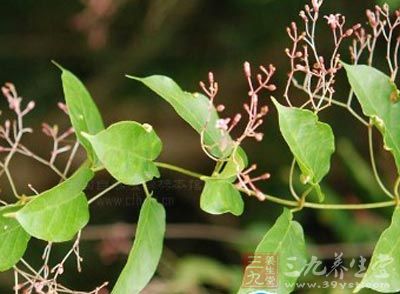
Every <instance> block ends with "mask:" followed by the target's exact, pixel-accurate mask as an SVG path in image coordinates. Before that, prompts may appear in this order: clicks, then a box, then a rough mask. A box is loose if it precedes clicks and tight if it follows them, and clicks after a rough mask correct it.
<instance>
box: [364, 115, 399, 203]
mask: <svg viewBox="0 0 400 294" xmlns="http://www.w3.org/2000/svg"><path fill="white" fill-rule="evenodd" d="M368 147H369V156H370V160H371V165H372V171H373V172H374V177H375V179H376V181H377V183H378V185H379V187H380V188H381V189H382V191H383V192H384V193H385V194H386V195H387V196H389V197H390V198H393V195H392V193H390V192H389V190H388V189H387V188H386V187H385V185H384V184H383V182H382V180H381V178H380V177H379V173H378V169H377V168H376V163H375V155H374V144H373V139H372V124H371V122H370V124H369V125H368Z"/></svg>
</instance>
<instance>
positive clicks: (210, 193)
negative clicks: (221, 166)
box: [200, 178, 244, 215]
mask: <svg viewBox="0 0 400 294" xmlns="http://www.w3.org/2000/svg"><path fill="white" fill-rule="evenodd" d="M200 208H201V209H202V210H204V211H205V212H208V213H211V214H222V213H227V212H230V213H232V214H233V215H241V214H242V213H243V209H244V203H243V199H242V196H241V195H240V192H239V191H238V190H237V189H236V188H235V186H234V185H233V184H232V183H230V182H229V181H227V180H223V179H216V178H209V179H206V180H205V185H204V188H203V192H202V193H201V196H200Z"/></svg>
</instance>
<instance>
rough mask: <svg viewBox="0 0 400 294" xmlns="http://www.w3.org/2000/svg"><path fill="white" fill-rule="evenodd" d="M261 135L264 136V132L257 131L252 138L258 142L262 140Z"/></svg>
mask: <svg viewBox="0 0 400 294" xmlns="http://www.w3.org/2000/svg"><path fill="white" fill-rule="evenodd" d="M263 137H264V134H263V133H257V134H255V136H254V138H255V139H256V140H257V141H258V142H260V141H262V139H263Z"/></svg>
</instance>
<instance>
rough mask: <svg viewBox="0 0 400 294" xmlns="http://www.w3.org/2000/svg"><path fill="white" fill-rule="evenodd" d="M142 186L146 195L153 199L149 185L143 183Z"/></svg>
mask: <svg viewBox="0 0 400 294" xmlns="http://www.w3.org/2000/svg"><path fill="white" fill-rule="evenodd" d="M142 186H143V190H144V193H145V194H146V197H148V198H150V197H151V193H150V191H149V188H148V187H147V184H146V183H143V184H142Z"/></svg>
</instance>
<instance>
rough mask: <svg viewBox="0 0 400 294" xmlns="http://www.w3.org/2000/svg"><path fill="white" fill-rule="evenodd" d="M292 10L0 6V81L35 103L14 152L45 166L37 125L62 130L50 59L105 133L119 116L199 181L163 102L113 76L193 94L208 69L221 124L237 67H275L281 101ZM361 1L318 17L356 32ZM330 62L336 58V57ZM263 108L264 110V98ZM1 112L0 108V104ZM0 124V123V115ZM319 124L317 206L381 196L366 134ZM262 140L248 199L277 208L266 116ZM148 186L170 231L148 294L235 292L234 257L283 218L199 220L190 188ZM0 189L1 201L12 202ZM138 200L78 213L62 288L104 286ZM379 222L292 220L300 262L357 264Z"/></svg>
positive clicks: (272, 139) (94, 1) (189, 150)
mask: <svg viewBox="0 0 400 294" xmlns="http://www.w3.org/2000/svg"><path fill="white" fill-rule="evenodd" d="M304 4H305V1H304V0H218V1H217V0H214V1H212V0H203V1H200V0H147V1H146V0H114V1H113V0H88V1H76V0H69V1H44V0H25V1H22V0H3V1H1V14H0V83H4V82H7V81H10V82H13V83H15V85H16V86H17V89H18V91H19V93H20V94H21V95H22V96H23V97H26V98H27V99H33V100H35V101H36V102H37V107H36V109H35V111H34V112H32V114H30V115H29V117H28V118H27V123H28V124H29V125H31V126H32V127H33V128H35V130H36V133H34V134H32V135H29V136H27V137H26V138H25V143H26V144H27V145H29V146H31V147H32V149H35V150H36V151H37V152H38V153H39V154H41V155H42V156H44V157H48V156H50V155H49V152H50V148H51V146H50V141H49V140H48V138H47V137H46V136H44V135H43V134H42V133H41V131H40V125H41V123H42V122H47V123H49V124H58V125H60V127H61V128H65V127H67V126H68V123H69V122H68V118H67V117H66V116H65V115H61V112H60V111H59V110H58V109H57V107H56V105H57V102H59V101H63V94H62V87H61V82H60V73H59V70H58V69H57V68H56V67H55V66H54V65H52V64H51V62H50V61H51V60H52V59H53V60H56V61H57V62H59V63H60V64H62V65H63V66H65V67H66V68H68V69H70V70H71V71H72V72H74V73H75V74H76V75H78V76H79V77H80V78H81V79H82V81H84V83H85V84H86V85H87V87H88V89H89V90H90V92H91V93H92V96H93V98H94V100H95V101H96V103H97V105H98V107H99V109H100V110H101V112H102V115H103V118H104V120H105V122H106V124H107V125H109V124H111V123H113V122H116V121H119V120H127V119H129V120H137V121H139V122H148V123H151V124H152V125H153V127H154V128H155V130H156V131H157V133H158V134H159V136H160V137H161V139H162V140H163V143H164V148H163V152H162V155H161V158H160V160H162V161H166V162H170V163H174V164H176V165H178V166H182V167H185V168H188V169H192V170H197V171H199V172H202V173H210V172H211V171H212V168H213V166H212V162H211V161H210V160H208V159H207V157H206V156H205V155H204V154H203V153H202V151H201V148H200V144H199V137H198V135H197V134H196V133H195V131H193V130H192V129H191V128H190V127H189V126H188V125H186V123H185V122H183V121H182V120H181V119H180V118H179V117H178V116H177V115H176V114H175V113H174V111H173V110H172V108H171V107H169V105H167V104H166V103H165V102H164V101H163V100H162V99H160V98H158V97H156V95H155V94H153V93H152V92H151V91H149V90H148V89H145V88H144V87H143V86H142V85H140V84H138V83H137V82H135V81H133V80H129V79H127V78H125V77H124V75H125V74H134V75H138V76H146V75H150V74H164V75H167V76H170V77H172V78H173V79H175V80H176V81H177V82H178V83H179V84H180V85H181V86H182V88H184V89H187V90H190V91H199V90H200V89H199V86H198V82H199V81H200V80H206V77H207V73H208V71H209V70H212V71H213V72H214V74H215V76H216V79H217V80H218V82H219V85H220V88H221V90H220V94H219V96H218V99H219V101H220V102H221V103H224V104H225V105H226V106H227V113H230V114H233V113H235V112H236V111H237V110H239V109H240V107H241V105H242V103H243V102H244V100H245V99H246V96H247V95H246V91H247V90H246V89H247V88H246V82H245V79H244V77H243V73H242V64H243V62H244V61H246V60H247V61H250V62H251V63H252V64H253V66H257V65H259V64H265V65H268V64H269V63H273V64H274V65H275V66H276V67H277V68H278V71H277V75H276V76H275V78H274V81H275V83H276V85H277V86H278V91H277V92H276V93H275V94H274V95H275V96H276V97H277V98H278V99H283V98H282V92H283V87H284V83H285V78H286V73H287V71H288V59H287V58H286V56H285V54H284V49H285V48H286V47H288V46H289V45H290V43H289V39H288V37H287V35H286V31H285V27H286V26H287V25H288V24H290V22H291V21H292V20H296V21H298V19H299V17H298V11H299V10H300V9H301V8H302V6H303V5H304ZM374 4H375V3H374V2H373V1H363V0H355V1H345V0H335V1H333V0H330V1H329V0H327V1H326V3H325V5H324V6H323V11H322V14H329V13H336V12H339V13H342V14H345V15H346V16H347V21H348V22H349V23H356V22H360V21H362V22H364V21H365V17H364V16H365V12H364V11H365V9H366V8H367V7H372V6H373V5H374ZM320 26H321V27H322V29H321V34H320V38H319V44H320V46H321V48H329V42H331V36H330V34H328V33H326V32H328V31H327V30H325V29H326V28H325V27H324V26H325V22H323V21H322V22H321V24H320ZM324 32H325V33H324ZM382 56H383V55H382ZM343 58H344V59H346V58H348V57H347V56H346V52H344V55H343ZM340 85H341V86H340V87H338V88H337V92H338V93H337V94H338V96H337V97H339V96H340V94H341V93H343V94H344V93H346V91H347V89H348V86H347V84H346V82H343V83H341V84H340ZM262 99H264V101H265V103H266V104H269V105H270V104H271V102H270V100H269V98H268V96H267V95H265V97H262ZM0 105H1V109H3V110H6V109H7V103H6V101H5V100H3V101H2V102H0ZM2 116H7V111H5V113H4V114H3V115H2ZM2 120H5V117H3V118H2ZM322 120H325V121H327V122H329V123H330V124H331V125H332V127H333V130H334V133H335V137H336V147H337V151H336V153H335V155H334V156H333V164H332V171H331V174H330V175H329V176H328V177H327V178H326V180H324V186H325V189H326V191H329V192H328V193H327V194H328V195H327V201H329V202H332V203H333V202H344V203H350V202H354V203H356V202H360V201H378V200H379V199H382V198H383V197H384V195H383V193H381V192H380V191H379V189H378V188H377V186H376V185H375V183H374V180H373V178H372V176H371V174H370V173H369V172H368V170H369V163H368V161H366V159H368V153H367V148H366V146H367V137H366V130H365V129H364V128H363V127H362V126H361V125H360V124H358V123H357V122H356V121H355V120H354V119H353V118H352V117H351V116H350V115H348V114H347V113H346V112H343V111H342V110H340V109H339V110H338V109H335V108H332V109H331V111H328V112H324V113H323V117H322ZM262 131H263V132H264V133H265V137H264V140H263V142H262V143H256V142H247V143H246V145H245V146H244V147H245V149H246V151H247V154H249V157H250V161H251V162H257V163H258V166H259V169H260V170H261V171H268V172H270V173H271V174H272V177H271V179H270V180H269V181H268V182H266V183H264V184H262V185H261V188H262V189H263V190H264V191H266V192H268V193H271V194H273V195H279V196H281V197H282V198H285V197H289V195H290V194H289V192H288V188H287V176H288V169H289V166H290V162H291V156H290V153H289V149H288V148H287V147H286V145H285V143H284V141H283V139H282V137H281V136H280V134H279V131H278V125H277V118H276V114H275V112H274V111H271V113H270V114H269V115H268V116H267V117H266V122H265V124H264V126H263V129H262ZM377 141H378V142H380V141H379V140H377ZM82 159H83V157H82V156H81V157H80V158H79V159H78V160H77V161H76V165H75V166H77V165H78V164H79V160H82ZM377 161H378V164H379V166H380V170H381V171H382V173H383V174H384V175H385V177H386V178H384V180H385V181H390V180H392V179H393V176H394V168H393V163H392V161H391V157H390V155H389V154H388V153H387V152H385V151H383V150H382V148H381V146H377ZM365 166H366V167H367V169H364V167H365ZM12 170H13V173H14V174H15V178H16V183H17V185H18V189H19V190H20V191H21V192H25V193H29V189H28V188H27V185H28V184H29V183H30V184H32V185H33V186H34V187H35V188H36V189H37V190H39V191H40V190H45V189H47V188H49V187H51V186H52V185H54V184H55V183H57V179H56V178H55V177H54V176H53V175H52V174H51V173H50V172H49V171H48V170H47V169H45V168H44V167H43V166H40V165H38V164H36V163H35V162H31V161H29V160H28V161H27V160H23V158H16V160H15V161H14V162H13V164H12ZM371 179H372V180H371ZM112 182H113V180H112V179H111V178H110V177H109V176H108V175H107V174H106V173H105V172H104V173H102V174H101V175H99V176H98V177H96V179H95V180H94V181H93V182H92V183H91V185H90V186H89V188H88V194H89V195H93V194H95V193H96V191H98V190H100V189H102V188H104V187H105V186H107V185H109V184H111V183H112ZM150 186H151V187H152V188H153V190H154V191H155V192H154V193H155V195H156V197H157V198H158V199H159V201H161V202H163V203H164V205H165V206H166V210H167V222H168V224H169V227H168V229H167V230H168V233H167V241H166V242H165V250H164V255H163V257H162V261H161V264H160V267H159V271H158V273H157V276H156V278H155V279H154V281H153V282H152V284H151V285H150V286H149V287H150V288H149V289H148V290H147V293H174V291H175V292H179V291H180V293H229V292H232V291H234V290H235V289H236V288H237V287H238V285H239V284H240V276H241V260H242V258H243V256H244V255H245V254H246V253H248V252H251V251H252V250H254V248H255V245H256V244H257V242H258V241H259V240H260V239H261V237H262V235H263V234H264V233H265V232H266V231H267V229H268V228H269V227H270V226H271V225H272V224H273V222H274V220H275V219H276V217H277V216H278V215H279V214H280V213H281V211H282V208H281V207H280V206H277V205H275V204H271V203H268V202H264V203H260V202H258V201H257V200H256V199H255V198H249V197H246V196H244V199H245V206H246V209H245V212H244V214H243V215H242V216H241V217H234V216H231V215H223V216H211V215H208V214H206V213H204V212H202V211H201V210H200V208H199V195H200V192H201V188H202V184H201V182H198V181H196V180H193V179H191V178H188V177H185V176H183V175H179V174H175V173H171V172H165V171H162V178H161V179H159V180H156V181H154V182H153V183H152V184H151V185H150ZM9 192H10V188H9V186H8V184H7V182H6V181H4V180H2V182H1V194H0V197H1V198H2V199H5V200H8V201H11V200H12V198H11V196H8V195H11V194H10V193H9ZM142 198H143V193H142V190H141V189H140V188H129V187H121V188H118V189H116V190H114V191H113V192H111V193H109V195H107V196H105V197H104V198H102V199H101V200H100V201H99V202H97V203H95V204H94V205H93V207H91V221H90V224H89V227H88V228H87V230H85V231H84V232H83V241H82V242H81V251H82V256H83V258H84V263H83V271H82V273H77V271H76V266H75V261H74V259H73V258H71V260H70V261H69V262H68V263H67V267H66V269H65V273H64V274H63V276H62V278H61V281H62V282H63V283H64V284H66V285H68V286H70V287H71V288H74V289H81V290H90V289H93V288H95V287H96V286H97V285H100V284H102V283H103V282H104V281H110V283H111V284H113V283H114V282H115V280H116V278H117V277H118V274H119V272H120V270H121V269H122V267H123V265H124V262H125V258H126V254H127V253H128V251H129V248H130V245H131V240H132V233H133V232H134V224H135V222H136V221H137V218H138V211H139V209H140V203H141V199H142ZM387 215H388V214H387V211H385V210H374V211H362V212H356V213H352V212H339V211H338V212H334V211H329V212H324V211H311V210H307V209H305V210H304V211H302V212H301V213H299V214H296V218H297V219H299V220H301V222H302V223H303V224H304V228H305V232H306V236H307V241H308V243H309V244H312V245H310V246H309V249H310V253H311V254H314V255H316V256H318V257H319V258H320V259H321V260H324V262H326V265H327V266H330V265H331V264H332V259H333V258H334V253H335V252H343V254H344V255H345V256H346V257H348V258H349V260H351V259H352V258H354V257H355V258H356V257H358V256H360V255H364V256H369V255H370V254H371V248H372V247H371V246H372V245H373V244H374V242H375V241H376V240H377V238H378V235H379V232H381V231H382V229H383V228H384V227H385V226H387V224H388V217H387ZM116 224H117V225H116ZM113 225H114V226H113ZM44 246H45V244H44V243H43V242H38V241H36V240H32V241H31V242H30V246H29V249H28V251H27V253H26V254H25V258H26V259H27V260H29V261H31V262H32V263H33V264H36V265H40V255H41V252H42V251H43V248H44ZM70 247H71V243H68V244H61V245H57V246H55V247H54V251H53V254H52V258H54V261H57V260H59V259H60V258H62V257H63V256H64V254H65V253H66V251H67V250H68V249H69V248H70ZM143 262H144V263H145V262H146V261H145V260H143ZM350 271H351V269H350ZM351 278H352V275H349V279H351ZM306 279H318V277H315V276H312V277H309V278H306ZM12 285H13V275H12V272H7V273H1V274H0V293H12V291H11V290H10V289H11V287H12ZM177 289H178V290H177ZM329 291H330V292H329ZM336 291H339V292H338V293H343V292H341V291H340V290H337V289H336ZM321 292H322V291H321V290H319V291H316V292H315V293H321ZM304 293H312V290H304ZM326 293H334V290H332V289H330V290H326ZM335 293H336V292H335Z"/></svg>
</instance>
